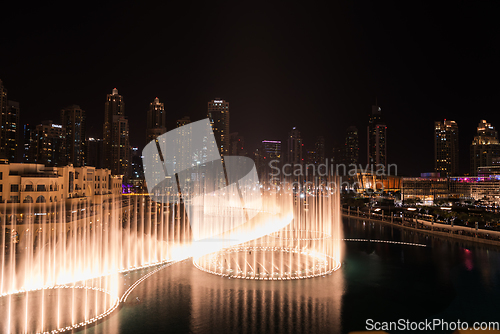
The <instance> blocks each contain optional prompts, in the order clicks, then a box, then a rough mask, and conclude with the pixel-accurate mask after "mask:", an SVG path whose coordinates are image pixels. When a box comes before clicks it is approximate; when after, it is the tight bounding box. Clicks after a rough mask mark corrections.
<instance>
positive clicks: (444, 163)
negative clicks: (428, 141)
mask: <svg viewBox="0 0 500 334" xmlns="http://www.w3.org/2000/svg"><path fill="white" fill-rule="evenodd" d="M434 170H435V171H436V173H440V174H441V176H450V175H457V174H458V126H457V123H456V122H455V121H451V120H446V119H445V120H444V122H439V121H437V122H434Z"/></svg>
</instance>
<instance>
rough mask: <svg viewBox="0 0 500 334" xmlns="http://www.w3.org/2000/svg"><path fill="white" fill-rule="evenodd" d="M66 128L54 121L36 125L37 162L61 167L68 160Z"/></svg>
mask: <svg viewBox="0 0 500 334" xmlns="http://www.w3.org/2000/svg"><path fill="white" fill-rule="evenodd" d="M65 135H66V129H65V128H64V127H63V126H62V125H60V124H54V123H53V122H52V121H43V122H42V124H39V125H37V126H36V136H35V138H36V162H37V163H39V164H44V165H45V166H50V167H61V166H64V165H66V164H67V161H66V147H65V145H66V138H65Z"/></svg>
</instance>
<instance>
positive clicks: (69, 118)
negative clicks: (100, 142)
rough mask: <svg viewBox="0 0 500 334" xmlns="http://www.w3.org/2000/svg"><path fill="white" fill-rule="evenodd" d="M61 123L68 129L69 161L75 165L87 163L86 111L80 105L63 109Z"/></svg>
mask: <svg viewBox="0 0 500 334" xmlns="http://www.w3.org/2000/svg"><path fill="white" fill-rule="evenodd" d="M61 124H62V126H63V128H65V129H66V145H65V146H66V156H67V163H68V164H73V166H74V167H81V166H84V165H85V155H86V150H85V111H84V110H82V108H80V106H78V105H72V106H69V107H66V108H64V109H62V110H61Z"/></svg>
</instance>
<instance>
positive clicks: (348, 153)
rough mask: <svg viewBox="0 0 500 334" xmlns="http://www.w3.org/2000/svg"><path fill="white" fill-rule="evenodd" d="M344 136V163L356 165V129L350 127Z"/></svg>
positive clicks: (357, 144)
mask: <svg viewBox="0 0 500 334" xmlns="http://www.w3.org/2000/svg"><path fill="white" fill-rule="evenodd" d="M346 132H347V133H346V136H345V163H346V165H350V164H354V165H357V164H358V159H359V139H358V128H357V127H355V126H350V127H348V128H347V131H346Z"/></svg>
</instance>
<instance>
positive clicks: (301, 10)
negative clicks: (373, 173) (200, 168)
mask: <svg viewBox="0 0 500 334" xmlns="http://www.w3.org/2000/svg"><path fill="white" fill-rule="evenodd" d="M18 3H19V2H18ZM499 10H500V8H499V3H498V2H495V1H491V2H474V3H472V2H471V3H465V2H462V1H456V2H454V3H451V5H444V4H443V5H436V4H435V3H434V2H429V4H428V5H422V4H413V3H412V4H411V5H410V4H409V3H407V2H404V4H403V3H399V4H397V3H394V4H390V5H389V4H381V3H379V2H378V1H377V2H373V3H368V2H367V3H361V2H354V1H344V2H342V3H339V4H331V3H330V2H326V3H323V4H316V5H314V4H309V3H306V2H301V3H296V4H292V3H287V2H282V3H279V4H278V3H276V4H268V3H257V2H250V3H241V4H232V3H220V2H205V3H204V4H197V3H195V2H186V4H185V5H179V4H178V5H171V4H170V2H168V3H167V2H165V3H164V4H154V5H153V4H149V5H137V2H132V3H128V4H127V5H124V4H122V3H120V2H113V3H111V4H104V3H102V2H100V3H97V4H96V5H93V6H85V5H83V4H82V5H80V6H79V5H75V4H74V3H70V4H69V5H66V6H64V5H63V6H60V5H51V4H50V3H49V2H41V3H39V4H33V5H32V4H30V5H29V6H28V5H26V4H25V3H22V2H20V3H19V4H16V5H6V4H5V5H4V4H2V7H1V11H2V13H1V20H0V28H1V33H0V79H1V80H3V82H4V85H5V87H6V88H7V89H8V91H9V99H12V100H16V101H19V102H20V104H21V122H22V123H38V122H40V121H42V120H46V119H52V120H54V121H55V122H59V112H60V110H61V108H63V107H65V106H67V105H71V104H78V105H80V106H81V107H82V108H83V109H84V110H86V112H87V127H88V134H89V135H96V136H101V135H102V123H103V120H104V102H105V99H106V94H109V93H111V90H112V89H113V88H114V87H116V88H118V91H119V93H120V94H121V95H123V97H124V100H125V112H126V115H128V117H129V120H130V129H131V141H130V142H131V144H132V145H134V146H141V147H142V146H143V145H144V144H145V123H146V111H147V109H148V107H149V103H150V102H151V101H153V99H154V98H155V97H159V99H160V101H161V102H164V103H165V109H166V112H167V119H168V122H169V124H170V125H169V127H170V128H172V127H174V124H175V121H176V120H177V119H178V118H181V117H183V116H186V115H188V116H190V117H191V119H192V120H199V119H202V118H204V117H206V110H207V102H208V101H209V100H211V99H214V98H222V99H225V100H227V101H229V103H230V117H231V132H239V133H240V134H241V135H243V136H244V137H245V141H246V146H247V149H248V150H249V151H250V150H253V149H254V148H255V147H257V145H258V143H259V142H260V141H261V140H263V139H281V140H286V136H287V134H288V131H290V130H291V128H292V127H293V126H296V127H297V128H298V129H299V130H300V131H301V132H302V133H303V137H304V143H305V145H306V148H309V147H310V148H312V146H313V145H314V141H315V138H316V136H317V135H324V136H325V138H326V143H327V149H328V151H327V153H328V155H331V147H332V144H333V142H334V141H338V142H341V141H343V138H344V136H345V129H346V128H347V127H348V126H350V125H356V126H357V127H358V129H359V130H360V134H361V137H360V142H361V149H360V157H361V162H363V163H365V162H366V125H367V121H368V113H369V112H370V111H371V105H372V104H373V103H374V102H375V99H376V98H377V99H378V102H379V105H380V106H381V107H382V112H383V115H384V117H385V118H386V121H387V125H388V129H387V131H388V132H387V133H388V160H389V163H396V164H398V166H399V174H402V175H419V173H420V172H428V171H432V170H433V168H434V163H433V158H434V146H433V145H434V142H433V124H434V121H436V120H443V119H444V118H447V119H453V120H455V121H457V123H458V125H459V131H460V151H461V154H460V166H461V172H462V173H466V172H468V171H469V145H470V143H471V141H472V138H473V136H474V133H475V131H476V129H475V128H476V126H477V123H478V122H479V120H480V119H483V118H484V119H486V120H487V121H488V122H491V123H492V124H493V125H494V126H496V127H497V128H500V113H499V111H500V110H499V103H498V101H497V100H498V97H499V92H500V84H499V81H498V77H499V72H500V71H499V60H500V52H499V49H500V43H499V40H500V38H499V36H500V23H499V22H500V20H499V19H498V14H499Z"/></svg>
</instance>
